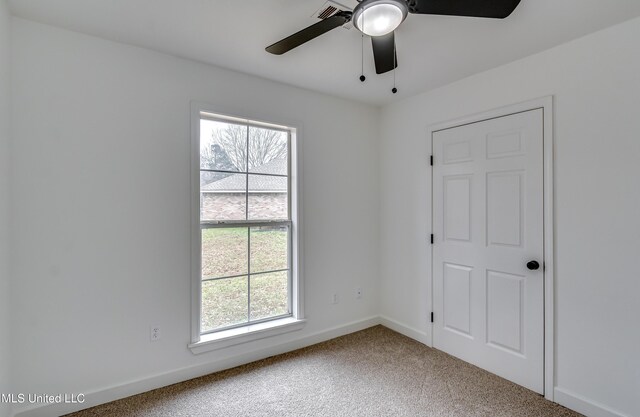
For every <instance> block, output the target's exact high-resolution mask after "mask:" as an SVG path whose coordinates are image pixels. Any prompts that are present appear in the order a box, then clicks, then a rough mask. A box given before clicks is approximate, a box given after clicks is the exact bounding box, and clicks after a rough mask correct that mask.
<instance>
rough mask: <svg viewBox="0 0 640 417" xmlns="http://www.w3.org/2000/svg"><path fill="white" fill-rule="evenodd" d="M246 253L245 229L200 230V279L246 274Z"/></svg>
mask: <svg viewBox="0 0 640 417" xmlns="http://www.w3.org/2000/svg"><path fill="white" fill-rule="evenodd" d="M248 253H249V236H248V229H247V228H246V227H239V228H233V229H227V228H215V229H202V278H203V279H207V278H220V277H229V276H233V275H244V274H246V273H247V272H248V271H247V265H248V263H249V259H248Z"/></svg>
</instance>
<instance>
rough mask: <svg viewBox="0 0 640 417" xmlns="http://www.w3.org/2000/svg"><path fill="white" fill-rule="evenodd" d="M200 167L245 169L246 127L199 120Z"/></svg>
mask: <svg viewBox="0 0 640 417" xmlns="http://www.w3.org/2000/svg"><path fill="white" fill-rule="evenodd" d="M200 168H202V169H219V170H222V171H243V172H246V171H247V127H246V126H239V125H234V124H229V123H224V122H215V121H212V120H205V119H201V120H200Z"/></svg>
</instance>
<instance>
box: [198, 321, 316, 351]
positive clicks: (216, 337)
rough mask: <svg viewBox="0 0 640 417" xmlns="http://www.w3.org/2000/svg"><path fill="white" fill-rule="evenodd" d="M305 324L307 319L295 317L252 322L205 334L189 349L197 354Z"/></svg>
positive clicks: (250, 340)
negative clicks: (247, 324) (243, 325)
mask: <svg viewBox="0 0 640 417" xmlns="http://www.w3.org/2000/svg"><path fill="white" fill-rule="evenodd" d="M305 324H306V320H299V319H296V318H293V317H287V318H285V319H280V320H273V321H268V322H265V323H258V324H251V325H249V326H245V327H239V328H236V329H230V330H224V331H221V332H217V333H212V334H207V335H204V336H202V337H201V338H200V341H199V342H196V343H191V344H190V345H189V349H191V352H192V353H193V354H194V355H197V354H200V353H205V352H210V351H212V350H218V349H224V348H227V347H230V346H235V345H239V344H242V343H248V342H253V341H255V340H260V339H264V338H267V337H272V336H277V335H280V334H284V333H289V332H293V331H296V330H300V329H302V328H303V327H304V326H305Z"/></svg>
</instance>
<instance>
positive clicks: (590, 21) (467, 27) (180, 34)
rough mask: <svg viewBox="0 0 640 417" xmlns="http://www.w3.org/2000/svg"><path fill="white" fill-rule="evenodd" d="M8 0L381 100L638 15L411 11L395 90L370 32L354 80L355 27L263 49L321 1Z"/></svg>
mask: <svg viewBox="0 0 640 417" xmlns="http://www.w3.org/2000/svg"><path fill="white" fill-rule="evenodd" d="M337 1H338V2H341V3H343V4H349V3H353V1H354V0H337ZM434 1H436V0H434ZM479 1H480V0H479ZM486 1H491V0H486ZM9 3H10V5H11V8H12V10H13V12H14V14H15V15H17V16H20V17H24V18H26V19H31V20H35V21H39V22H43V23H48V24H52V25H56V26H61V27H64V28H68V29H71V30H75V31H78V32H84V33H88V34H91V35H96V36H100V37H103V38H107V39H111V40H115V41H120V42H124V43H128V44H132V45H137V46H142V47H146V48H150V49H153V50H157V51H160V52H165V53H168V54H172V55H176V56H180V57H184V58H190V59H194V60H198V61H202V62H206V63H210V64H213V65H217V66H220V67H224V68H229V69H233V70H237V71H241V72H245V73H248V74H253V75H257V76H261V77H264V78H268V79H272V80H276V81H281V82H283V83H287V84H291V85H295V86H299V87H304V88H308V89H312V90H316V91H321V92H325V93H328V94H332V95H336V96H341V97H345V98H350V99H354V100H358V101H362V102H367V103H372V104H378V105H382V104H386V103H390V102H392V101H395V100H398V99H401V98H403V97H407V96H410V95H414V94H417V93H420V92H423V91H426V90H430V89H433V88H437V87H439V86H442V85H446V84H448V83H451V82H453V81H456V80H458V79H461V78H464V77H466V76H469V75H472V74H474V73H477V72H480V71H483V70H487V69H489V68H493V67H496V66H499V65H502V64H505V63H507V62H510V61H514V60H516V59H519V58H522V57H525V56H527V55H531V54H533V53H536V52H540V51H543V50H545V49H548V48H550V47H552V46H555V45H558V44H561V43H564V42H566V41H568V40H571V39H575V38H577V37H580V36H583V35H586V34H588V33H591V32H594V31H597V30H600V29H603V28H605V27H608V26H611V25H614V24H616V23H619V22H622V21H625V20H628V19H631V18H633V17H636V16H640V1H638V0H522V1H521V3H520V6H518V8H517V9H516V11H515V12H514V13H513V14H512V15H511V16H510V17H509V18H507V19H505V20H493V19H475V18H460V17H445V16H425V15H409V16H408V18H407V20H406V21H405V22H404V23H403V24H402V26H401V27H400V28H399V29H398V30H397V33H396V41H397V50H398V65H399V66H398V70H397V73H396V77H397V87H398V90H399V92H398V94H395V95H393V94H391V91H390V90H391V88H392V86H393V74H392V73H387V74H383V75H376V74H375V71H374V69H373V68H374V67H373V59H372V53H371V46H370V42H369V41H368V40H365V41H366V43H365V62H364V65H365V75H366V76H367V81H366V82H365V83H361V82H360V81H359V80H358V77H359V76H360V66H361V55H360V50H361V49H360V48H361V37H360V33H359V32H358V31H357V30H356V29H350V30H347V29H341V28H338V29H335V30H334V31H332V32H329V33H327V34H325V35H323V36H321V37H319V38H317V39H315V40H313V41H311V42H309V43H307V44H305V45H303V46H301V47H299V48H297V49H294V50H292V51H290V52H288V53H287V54H285V55H282V56H274V55H271V54H268V53H267V52H265V50H264V48H265V47H266V46H267V45H270V44H271V43H273V42H275V41H277V40H279V39H281V38H283V37H285V36H288V35H290V34H292V33H293V32H296V31H297V30H300V29H302V28H304V27H305V26H307V25H309V24H312V23H313V22H314V21H313V20H312V18H311V16H312V14H313V13H314V12H315V11H316V10H318V9H319V8H320V7H321V6H322V5H323V4H324V3H325V0H134V1H132V0H9Z"/></svg>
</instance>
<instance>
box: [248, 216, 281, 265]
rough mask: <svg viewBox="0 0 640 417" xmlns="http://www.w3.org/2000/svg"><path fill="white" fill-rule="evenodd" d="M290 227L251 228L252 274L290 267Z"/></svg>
mask: <svg viewBox="0 0 640 417" xmlns="http://www.w3.org/2000/svg"><path fill="white" fill-rule="evenodd" d="M288 241H289V227H288V226H269V227H252V228H251V273H252V274H256V273H258V272H267V271H277V270H279V269H287V268H288V267H289V257H288Z"/></svg>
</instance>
